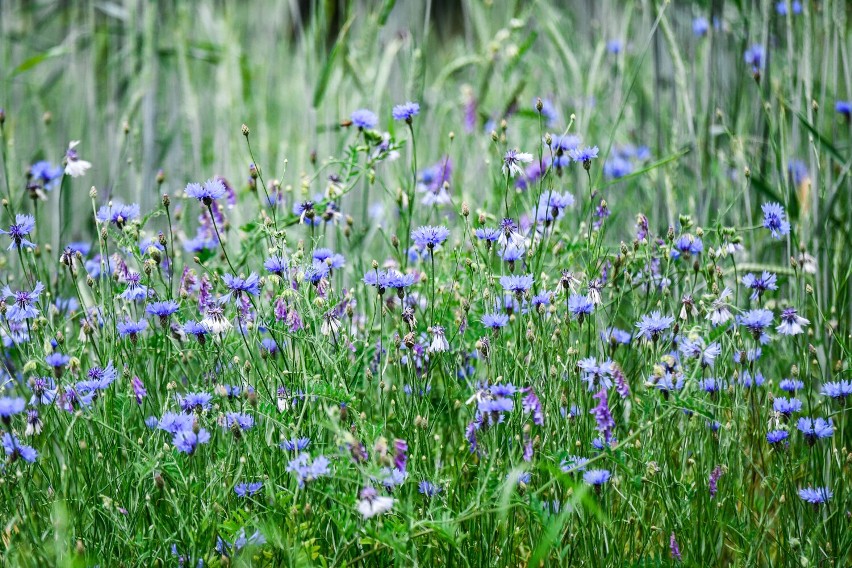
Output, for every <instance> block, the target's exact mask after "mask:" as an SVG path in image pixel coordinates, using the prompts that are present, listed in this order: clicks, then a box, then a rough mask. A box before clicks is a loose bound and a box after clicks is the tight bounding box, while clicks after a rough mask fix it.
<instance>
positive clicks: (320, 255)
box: [311, 248, 346, 270]
mask: <svg viewBox="0 0 852 568" xmlns="http://www.w3.org/2000/svg"><path fill="white" fill-rule="evenodd" d="M311 256H312V257H313V259H314V260H315V261H317V262H324V263H325V264H327V265H328V267H329V268H331V269H332V270H337V269H340V268H343V266H344V265H345V264H346V259H345V258H344V257H343V255H342V254H337V253H335V252H334V251H332V250H331V249H327V248H318V249H316V250H314V252H313V254H312V255H311Z"/></svg>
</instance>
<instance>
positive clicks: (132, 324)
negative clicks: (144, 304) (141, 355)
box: [116, 320, 148, 343]
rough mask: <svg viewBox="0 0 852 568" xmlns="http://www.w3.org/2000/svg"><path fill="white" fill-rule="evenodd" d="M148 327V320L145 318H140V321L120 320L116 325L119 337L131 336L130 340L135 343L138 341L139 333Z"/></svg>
mask: <svg viewBox="0 0 852 568" xmlns="http://www.w3.org/2000/svg"><path fill="white" fill-rule="evenodd" d="M147 327H148V322H147V321H145V320H139V321H132V320H126V321H123V322H119V323H118V324H117V325H116V328H117V329H118V335H119V337H128V336H129V337H130V340H131V341H132V342H134V343H135V342H136V340H137V338H138V336H139V334H140V333H142V332H143V331H145V329H147Z"/></svg>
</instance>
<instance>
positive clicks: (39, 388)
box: [30, 357, 70, 406]
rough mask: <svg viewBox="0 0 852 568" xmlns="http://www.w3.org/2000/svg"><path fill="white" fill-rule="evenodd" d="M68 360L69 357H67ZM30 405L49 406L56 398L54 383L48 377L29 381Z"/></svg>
mask: <svg viewBox="0 0 852 568" xmlns="http://www.w3.org/2000/svg"><path fill="white" fill-rule="evenodd" d="M69 359H70V357H69ZM30 390H31V391H32V393H33V395H32V396H31V397H30V405H31V406H35V405H37V404H50V403H52V402H53V399H55V398H56V383H55V382H54V381H53V379H52V378H50V377H35V378H33V379H31V380H30Z"/></svg>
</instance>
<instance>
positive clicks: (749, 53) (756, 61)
mask: <svg viewBox="0 0 852 568" xmlns="http://www.w3.org/2000/svg"><path fill="white" fill-rule="evenodd" d="M764 57H765V51H764V49H763V46H762V45H761V44H759V43H755V44H752V45H751V46H750V47H749V48H748V49H746V51H745V54H743V59H744V60H745V62H746V63H747V64H749V65H751V68H752V71H755V72H756V71H759V70H760V69H762V68H763V60H764Z"/></svg>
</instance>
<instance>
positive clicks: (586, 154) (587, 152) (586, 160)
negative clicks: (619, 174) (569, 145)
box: [568, 146, 598, 170]
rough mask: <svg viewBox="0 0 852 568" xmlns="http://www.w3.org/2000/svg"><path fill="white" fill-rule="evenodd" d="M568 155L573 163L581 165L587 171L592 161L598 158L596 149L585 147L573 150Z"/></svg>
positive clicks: (594, 147)
mask: <svg viewBox="0 0 852 568" xmlns="http://www.w3.org/2000/svg"><path fill="white" fill-rule="evenodd" d="M568 155H569V156H571V159H572V160H574V161H575V162H580V163H582V164H583V167H584V168H585V169H587V170H588V169H589V168H590V167H591V165H592V160H594V159H595V158H597V157H598V147H597V146H586V147H585V148H574V149H573V150H571V151H570V152H569V153H568Z"/></svg>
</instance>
